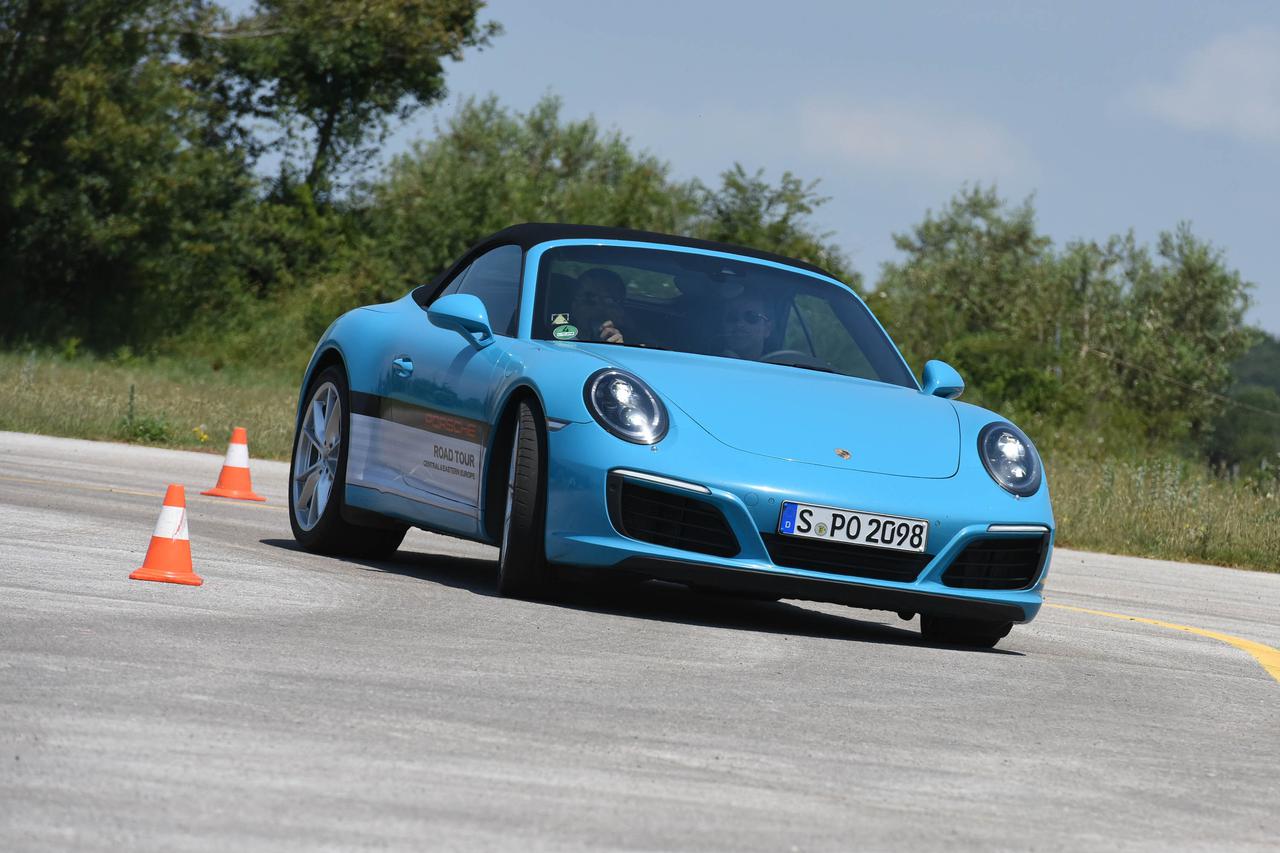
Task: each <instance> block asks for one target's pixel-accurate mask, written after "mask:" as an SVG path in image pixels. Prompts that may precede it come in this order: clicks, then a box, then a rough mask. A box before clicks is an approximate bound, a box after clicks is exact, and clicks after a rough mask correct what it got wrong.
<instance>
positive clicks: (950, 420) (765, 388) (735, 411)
mask: <svg viewBox="0 0 1280 853" xmlns="http://www.w3.org/2000/svg"><path fill="white" fill-rule="evenodd" d="M610 349H611V350H612V349H613V348H610ZM609 355H610V356H611V358H610V359H609V360H610V361H612V362H614V363H615V364H617V365H618V366H619V367H622V368H623V369H625V370H630V371H631V372H632V373H635V374H636V375H637V376H639V377H640V378H642V379H644V380H645V381H646V382H648V383H649V384H650V385H652V386H653V388H654V390H656V391H657V392H658V393H659V395H661V396H662V397H663V398H664V399H665V400H666V401H667V402H668V403H670V404H672V405H674V406H676V407H678V408H679V409H680V410H681V411H683V412H684V413H685V414H686V415H688V416H689V417H690V418H692V419H693V420H695V421H697V423H698V424H699V425H700V426H702V428H703V429H705V430H706V431H707V432H709V433H710V434H711V435H713V436H715V437H716V438H717V439H719V440H720V441H721V442H723V443H724V444H727V445H729V446H730V447H733V448H736V449H738V450H742V451H746V452H747V453H756V454H760V455H761V456H770V457H773V458H776V459H787V460H792V461H796V462H807V463H810V464H814V465H825V466H827V467H831V468H845V469H849V470H857V471H867V472H871V473H876V474H892V475H896V476H901V477H928V478H936V479H941V478H945V477H952V476H954V475H955V473H956V470H957V469H958V467H959V464H960V421H959V418H958V417H957V415H956V411H955V407H954V406H952V405H951V403H950V401H948V400H944V399H942V398H940V397H933V396H928V395H925V394H922V393H920V392H919V391H917V390H915V389H914V388H902V387H900V386H897V385H887V384H885V383H882V382H872V381H868V380H865V379H856V378H854V377H850V376H837V375H835V374H830V373H820V372H817V371H811V370H802V369H799V368H794V367H783V366H780V365H773V364H760V363H758V362H751V361H739V360H737V359H729V358H715V357H711V356H695V355H688V354H683V353H672V352H663V351H660V350H642V349H635V348H625V349H624V348H618V349H617V350H616V351H610V352H609ZM695 360H696V362H697V364H696V365H695V364H694V363H693V362H694V361H695ZM841 450H843V451H845V452H847V453H848V454H849V457H848V459H845V458H843V454H841V453H840V451H841Z"/></svg>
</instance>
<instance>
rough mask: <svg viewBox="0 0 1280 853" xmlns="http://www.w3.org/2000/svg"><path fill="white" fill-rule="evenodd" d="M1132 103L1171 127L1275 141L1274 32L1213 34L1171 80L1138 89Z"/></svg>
mask: <svg viewBox="0 0 1280 853" xmlns="http://www.w3.org/2000/svg"><path fill="white" fill-rule="evenodd" d="M1137 100H1138V103H1139V105H1140V106H1141V107H1142V108H1143V109H1144V110H1145V111H1146V112H1148V113H1150V114H1152V115H1154V116H1156V117H1158V118H1161V119H1164V120H1165V121H1167V122H1169V123H1171V124H1173V125H1175V126H1177V127H1181V128H1185V129H1188V130H1205V131H1217V132H1220V133H1226V134H1230V135H1232V136H1237V137H1240V138H1242V139H1246V140H1249V141H1252V142H1280V31H1276V30H1261V29H1254V30H1246V31H1244V32H1240V33H1231V34H1228V35H1222V36H1218V37H1217V38H1215V39H1214V40H1213V41H1211V42H1209V44H1207V45H1206V46H1204V47H1202V48H1200V49H1199V50H1197V51H1195V52H1194V53H1193V54H1191V56H1190V57H1188V59H1187V61H1186V62H1185V63H1184V64H1183V67H1182V70H1181V73H1180V75H1179V77H1178V79H1177V80H1176V81H1174V82H1173V83H1170V84H1167V85H1161V86H1146V87H1143V88H1142V89H1140V90H1139V91H1138V93H1137Z"/></svg>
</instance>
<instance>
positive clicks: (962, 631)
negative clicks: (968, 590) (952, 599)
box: [920, 613, 1013, 649]
mask: <svg viewBox="0 0 1280 853" xmlns="http://www.w3.org/2000/svg"><path fill="white" fill-rule="evenodd" d="M1012 628H1013V623H1012V622H988V621H986V620H983V619H960V618H957V617H955V616H933V615H930V614H928V613H922V614H920V633H921V634H923V635H924V638H925V639H926V640H928V641H929V642H931V643H940V644H943V645H948V646H978V647H980V648H984V649H990V648H992V647H994V646H995V644H996V643H998V642H1000V640H1001V639H1003V638H1004V637H1006V636H1008V634H1009V631H1010V629H1012Z"/></svg>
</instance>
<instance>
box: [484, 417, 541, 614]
mask: <svg viewBox="0 0 1280 853" xmlns="http://www.w3.org/2000/svg"><path fill="white" fill-rule="evenodd" d="M545 435H546V433H545V428H544V426H543V424H542V422H541V420H540V419H539V417H538V415H537V413H536V412H535V411H534V409H533V406H531V405H530V404H529V403H528V402H521V403H519V404H518V405H517V408H516V429H515V438H514V439H513V440H512V442H511V465H510V467H509V468H508V472H507V501H506V508H505V512H504V515H503V520H502V546H501V551H500V552H499V555H498V592H499V593H500V594H502V595H505V596H509V597H513V598H546V597H547V596H548V595H550V594H551V591H552V588H553V586H554V583H555V576H554V572H553V570H552V568H551V566H550V565H548V564H547V549H546V526H547V502H546V496H547V472H546V460H547V451H546V438H545Z"/></svg>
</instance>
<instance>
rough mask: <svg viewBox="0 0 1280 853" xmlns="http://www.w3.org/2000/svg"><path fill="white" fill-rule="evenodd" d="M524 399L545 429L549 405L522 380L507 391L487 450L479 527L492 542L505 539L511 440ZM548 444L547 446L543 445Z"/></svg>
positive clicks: (531, 386) (513, 438)
mask: <svg viewBox="0 0 1280 853" xmlns="http://www.w3.org/2000/svg"><path fill="white" fill-rule="evenodd" d="M522 402H527V403H532V404H533V406H534V408H535V410H536V413H537V415H538V419H539V423H540V424H541V426H542V429H544V430H545V429H546V411H547V409H546V406H545V405H544V404H543V402H542V395H540V394H539V393H538V390H537V389H536V388H535V387H534V386H533V385H530V384H527V383H523V382H522V383H519V384H517V385H515V386H513V387H512V388H510V389H509V390H508V391H507V394H506V398H505V399H504V400H503V402H502V405H501V406H500V407H499V408H498V411H499V412H500V414H499V415H498V417H497V418H496V419H494V422H493V423H494V426H493V432H492V433H491V434H490V437H489V446H488V448H487V450H486V452H485V472H484V491H483V494H482V496H481V499H480V530H481V531H482V532H483V533H484V534H485V536H487V537H488V538H489V540H490V541H492V542H498V541H500V540H501V538H502V520H503V510H504V509H505V507H506V485H507V483H506V478H507V469H508V467H509V466H510V464H511V463H510V452H511V443H512V441H514V440H515V432H516V412H517V411H518V406H519V405H520V403H522ZM544 446H545V445H544Z"/></svg>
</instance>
